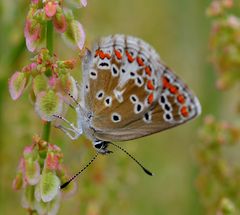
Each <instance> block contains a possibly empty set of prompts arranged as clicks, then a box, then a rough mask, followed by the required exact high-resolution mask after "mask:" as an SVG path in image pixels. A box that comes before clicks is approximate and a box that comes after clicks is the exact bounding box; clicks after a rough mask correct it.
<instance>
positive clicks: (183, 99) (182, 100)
mask: <svg viewBox="0 0 240 215" xmlns="http://www.w3.org/2000/svg"><path fill="white" fill-rule="evenodd" d="M177 100H178V102H179V103H181V104H184V103H185V98H184V96H183V95H178V96H177Z"/></svg>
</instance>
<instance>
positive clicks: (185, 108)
mask: <svg viewBox="0 0 240 215" xmlns="http://www.w3.org/2000/svg"><path fill="white" fill-rule="evenodd" d="M181 114H182V115H183V116H184V117H188V115H189V113H188V109H187V107H186V106H183V107H182V108H181Z"/></svg>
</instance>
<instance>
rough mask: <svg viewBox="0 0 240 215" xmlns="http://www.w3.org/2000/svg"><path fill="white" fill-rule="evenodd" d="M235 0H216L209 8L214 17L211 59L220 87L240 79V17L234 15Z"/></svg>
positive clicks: (208, 12) (209, 12)
mask: <svg viewBox="0 0 240 215" xmlns="http://www.w3.org/2000/svg"><path fill="white" fill-rule="evenodd" d="M234 6H235V5H234V2H233V0H214V1H213V2H212V4H211V5H210V7H209V8H208V10H207V14H208V15H209V16H210V17H212V18H213V23H212V30H211V35H210V49H211V61H212V63H213V65H214V67H215V69H216V70H217V71H218V72H219V79H218V81H217V87H218V89H226V88H228V87H231V86H232V85H233V84H234V83H235V82H236V81H239V80H240V72H239V67H240V58H239V56H240V40H239V35H240V18H239V16H237V15H234V10H233V9H234V8H233V7H234Z"/></svg>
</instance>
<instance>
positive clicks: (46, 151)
mask: <svg viewBox="0 0 240 215" xmlns="http://www.w3.org/2000/svg"><path fill="white" fill-rule="evenodd" d="M62 158H63V154H62V152H61V149H60V148H59V147H58V146H56V145H52V144H50V143H47V142H45V141H43V140H41V139H40V138H39V137H38V136H34V137H33V143H32V145H30V146H27V147H25V149H24V151H23V156H22V157H21V158H20V161H19V165H18V170H17V175H16V177H15V179H14V181H13V188H14V189H15V190H20V189H21V190H22V192H23V193H22V206H23V207H24V208H26V209H28V211H30V212H37V213H38V214H40V215H41V214H49V215H50V214H51V215H53V214H57V211H58V208H59V204H60V199H61V198H62V196H63V195H66V194H69V193H72V192H73V191H74V188H75V184H74V183H73V184H71V185H69V187H68V188H67V189H65V190H64V192H65V193H62V192H60V189H59V187H60V184H61V183H62V182H64V181H66V174H65V171H64V168H63V166H62ZM62 194H63V195H62Z"/></svg>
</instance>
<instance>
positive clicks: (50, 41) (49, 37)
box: [46, 21, 53, 54]
mask: <svg viewBox="0 0 240 215" xmlns="http://www.w3.org/2000/svg"><path fill="white" fill-rule="evenodd" d="M46 46H47V49H48V50H49V52H50V54H53V25H52V22H51V21H48V22H47V39H46Z"/></svg>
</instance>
